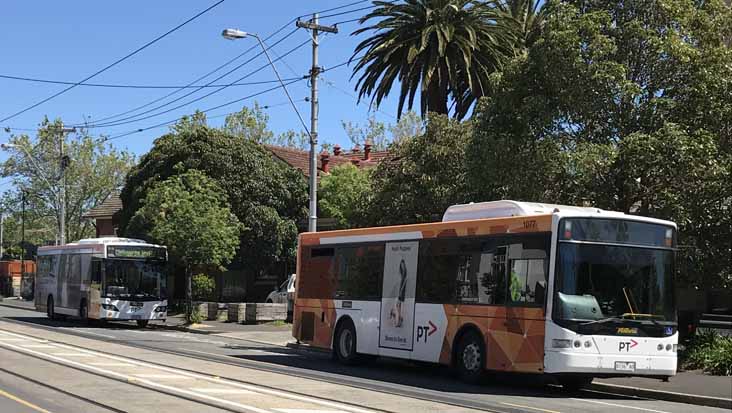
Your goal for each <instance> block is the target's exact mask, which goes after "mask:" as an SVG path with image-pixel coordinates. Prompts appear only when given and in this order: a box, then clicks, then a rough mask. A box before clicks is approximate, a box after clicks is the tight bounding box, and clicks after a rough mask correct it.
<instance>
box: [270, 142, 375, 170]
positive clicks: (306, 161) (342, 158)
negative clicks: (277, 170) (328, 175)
mask: <svg viewBox="0 0 732 413" xmlns="http://www.w3.org/2000/svg"><path fill="white" fill-rule="evenodd" d="M264 146H265V148H267V149H268V150H269V151H270V152H272V154H274V155H275V156H276V157H278V158H280V159H281V160H283V161H285V162H287V163H288V164H289V165H290V166H292V167H293V168H297V169H299V170H300V171H301V172H302V173H303V174H304V175H305V176H306V177H309V176H310V170H309V165H310V152H309V151H304V150H301V149H294V148H285V147H282V146H274V145H264ZM328 155H329V156H328V159H329V162H328V163H329V166H330V168H333V167H336V166H338V165H343V164H347V163H352V162H353V161H355V160H358V161H359V162H358V167H359V168H369V167H372V166H376V165H378V164H379V162H381V161H382V160H384V159H385V158H386V157H387V156H388V155H389V152H388V151H379V152H371V159H370V160H368V161H365V160H364V159H363V157H364V154H363V152H359V153H344V152H341V154H340V155H339V156H335V155H333V154H332V153H329V154H328ZM320 159H321V158H320V154H318V175H320V174H322V173H323V171H322V169H323V166H322V164H321V160H320Z"/></svg>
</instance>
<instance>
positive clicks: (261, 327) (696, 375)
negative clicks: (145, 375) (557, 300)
mask: <svg viewBox="0 0 732 413" xmlns="http://www.w3.org/2000/svg"><path fill="white" fill-rule="evenodd" d="M0 306H7V307H15V308H22V309H26V310H33V309H34V307H33V303H32V302H30V301H24V300H19V299H15V298H5V299H4V300H2V301H0ZM151 327H152V328H162V329H169V330H177V331H185V332H190V333H195V334H209V335H217V336H223V337H228V338H232V339H238V340H245V341H250V342H257V343H261V344H266V345H274V346H282V347H285V346H287V347H291V348H296V349H297V348H299V347H298V346H297V345H295V343H294V339H293V338H292V332H291V326H290V325H289V324H253V325H249V324H238V323H229V322H224V321H204V322H202V323H200V324H194V325H187V324H186V322H185V320H184V318H183V317H182V316H171V317H169V318H168V319H167V320H166V322H165V323H152V324H151ZM590 390H596V391H601V392H607V393H613V394H623V395H628V396H637V397H643V398H649V399H659V400H666V401H673V402H679V403H689V404H697V405H703V406H712V407H720V408H726V409H730V410H732V377H729V376H728V377H724V376H709V375H706V374H703V373H702V372H700V371H679V372H678V373H677V374H676V376H674V377H671V378H670V379H669V381H668V382H664V381H661V380H658V379H649V378H643V377H622V378H612V379H595V380H594V381H593V382H592V385H591V387H590Z"/></svg>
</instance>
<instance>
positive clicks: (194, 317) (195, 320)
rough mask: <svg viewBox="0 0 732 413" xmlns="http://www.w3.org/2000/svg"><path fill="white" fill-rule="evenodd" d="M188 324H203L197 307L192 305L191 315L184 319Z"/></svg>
mask: <svg viewBox="0 0 732 413" xmlns="http://www.w3.org/2000/svg"><path fill="white" fill-rule="evenodd" d="M186 318H187V320H186V321H188V323H189V324H200V323H202V322H203V314H201V311H200V310H199V309H198V306H197V305H194V306H193V308H192V309H191V313H190V314H188V317H186Z"/></svg>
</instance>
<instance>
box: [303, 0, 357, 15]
mask: <svg viewBox="0 0 732 413" xmlns="http://www.w3.org/2000/svg"><path fill="white" fill-rule="evenodd" d="M370 2H371V0H360V1H354V2H353V3H348V4H344V5H342V6H337V7H332V8H330V9H325V10H318V11H316V12H313V13H309V14H303V15H300V16H297V18H298V19H301V18H303V17H310V16H311V15H313V14H315V13H318V14H319V13H329V12H332V11H336V10H341V9H345V8H347V7H351V6H355V5H357V4H363V3H370Z"/></svg>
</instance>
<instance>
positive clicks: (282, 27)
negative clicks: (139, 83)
mask: <svg viewBox="0 0 732 413" xmlns="http://www.w3.org/2000/svg"><path fill="white" fill-rule="evenodd" d="M295 20H296V19H292V20H290V21H289V22H287V23H286V24H284V25H282V26H281V27H280V28H279V29H277V30H276V31H275V32H274V33H272V34H270V35H269V36H267V37H266V38H265V39H264V40H265V41H266V40H268V39H270V38H272V37H274V36H276V35H277V34H279V33H280V32H282V31H283V30H284V29H286V28H287V27H289V26H290V24H292V22H294V21H295ZM288 35H289V34H288ZM285 38H286V37H285ZM255 48H256V47H255V46H252V47H250V48H248V49H246V50H245V51H244V52H242V53H240V54H239V55H237V56H235V57H234V58H233V59H230V60H228V61H227V62H226V63H224V64H222V65H220V66H218V67H217V68H215V69H213V70H211V71H209V72H208V73H206V74H205V75H203V76H201V77H199V78H197V79H196V80H193V81H192V82H191V83H189V84H188V85H187V86H191V85H193V84H194V83H196V82H199V81H201V80H203V79H205V78H207V77H209V76H210V75H212V74H214V73H216V72H218V71H219V70H221V69H223V68H224V67H226V66H228V65H229V64H231V63H233V62H234V61H236V60H237V59H239V58H240V57H242V56H244V55H246V54H247V53H249V52H250V51H252V50H254V49H255ZM250 61H251V59H250V60H247V61H246V62H244V63H243V64H240V65H239V66H237V67H235V68H234V69H233V70H230V71H229V72H226V73H225V74H224V75H223V76H221V77H224V76H226V75H228V74H230V73H231V72H232V71H234V70H237V69H239V68H241V67H242V66H243V65H244V64H247V63H249V62H250ZM221 77H218V78H216V79H214V80H212V81H211V82H209V84H212V83H213V82H215V81H216V80H218V79H221ZM204 86H205V85H204ZM182 90H184V89H182V88H181V89H179V90H174V91H172V92H170V93H168V94H167V95H165V96H161V97H159V98H157V99H154V100H152V101H150V102H147V103H145V104H143V105H140V106H137V107H135V108H133V109H130V110H127V111H125V112H122V113H118V114H115V115H111V116H107V117H104V118H101V119H97V120H96V121H95V122H104V121H107V120H110V119H114V118H119V117H121V116H124V115H127V114H130V113H133V112H137V111H138V110H140V109H144V108H146V107H148V106H150V105H154V104H155V103H158V102H160V101H161V100H164V99H167V98H168V97H170V96H173V95H175V94H176V93H178V92H180V91H182ZM189 95H190V94H189ZM189 95H186V96H189ZM184 97H185V96H184ZM179 100H180V99H179ZM153 110H154V109H153Z"/></svg>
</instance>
